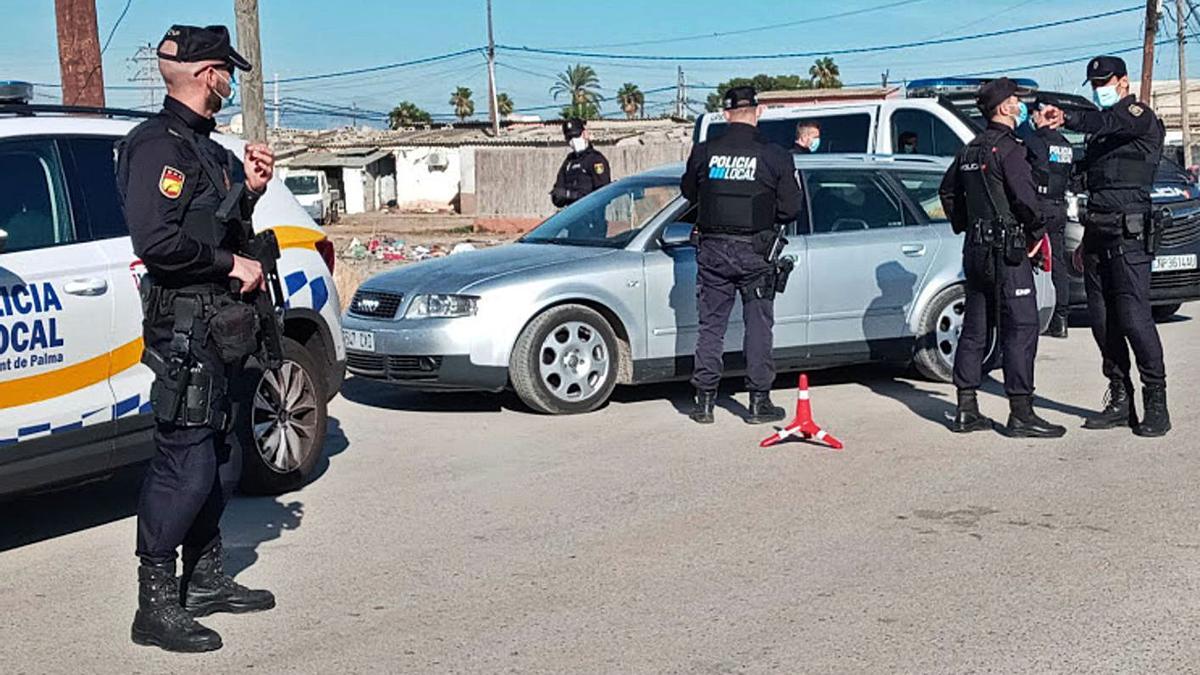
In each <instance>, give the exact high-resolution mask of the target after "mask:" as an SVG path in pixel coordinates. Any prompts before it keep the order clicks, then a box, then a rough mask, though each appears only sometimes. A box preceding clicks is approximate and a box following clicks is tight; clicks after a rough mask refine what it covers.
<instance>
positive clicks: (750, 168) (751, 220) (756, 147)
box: [696, 135, 775, 235]
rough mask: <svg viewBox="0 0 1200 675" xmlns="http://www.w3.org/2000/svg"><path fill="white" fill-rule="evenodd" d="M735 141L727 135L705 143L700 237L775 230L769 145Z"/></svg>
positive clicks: (699, 224) (699, 219)
mask: <svg viewBox="0 0 1200 675" xmlns="http://www.w3.org/2000/svg"><path fill="white" fill-rule="evenodd" d="M733 141H734V139H732V138H730V136H729V135H727V136H723V137H721V138H719V139H716V140H714V141H712V142H709V143H705V144H704V155H703V160H704V163H703V164H702V165H701V171H702V172H703V173H702V175H701V177H700V185H699V193H700V194H699V200H698V201H699V205H700V211H699V214H698V216H697V218H696V225H697V229H699V231H700V233H701V234H734V235H753V234H754V233H756V232H761V231H764V230H772V229H774V227H775V189H774V185H773V181H772V177H771V173H770V169H769V167H768V166H767V159H766V156H765V154H764V153H763V149H764V148H765V147H766V146H765V145H764V144H761V143H756V142H748V143H737V142H733Z"/></svg>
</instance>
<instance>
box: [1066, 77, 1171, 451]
mask: <svg viewBox="0 0 1200 675" xmlns="http://www.w3.org/2000/svg"><path fill="white" fill-rule="evenodd" d="M1087 81H1088V82H1089V83H1091V85H1092V90H1093V92H1094V94H1093V97H1094V100H1095V102H1096V104H1097V105H1098V106H1099V107H1100V110H1072V111H1070V112H1064V111H1062V110H1060V109H1057V108H1049V109H1047V110H1045V111H1044V112H1045V114H1046V115H1047V116H1048V118H1049V119H1050V122H1051V124H1052V125H1055V126H1058V125H1062V126H1065V127H1066V128H1068V129H1071V130H1072V131H1079V132H1083V133H1085V134H1087V135H1088V136H1087V147H1086V150H1085V153H1084V155H1085V156H1084V167H1083V168H1084V170H1085V182H1086V188H1087V192H1088V205H1087V213H1086V214H1085V215H1084V216H1083V225H1084V236H1083V254H1084V256H1083V257H1084V282H1085V284H1086V286H1087V291H1088V313H1089V315H1090V318H1091V321H1092V334H1093V336H1094V337H1095V338H1096V342H1097V344H1098V345H1099V346H1100V353H1101V356H1102V371H1103V373H1104V376H1105V377H1106V378H1108V381H1109V384H1108V392H1107V394H1106V396H1105V399H1106V401H1105V406H1104V409H1103V410H1102V411H1101V412H1100V413H1098V414H1097V415H1094V416H1092V417H1090V418H1088V419H1087V420H1086V421H1085V422H1084V427H1085V428H1088V429H1108V428H1112V427H1118V426H1132V427H1133V431H1134V433H1135V434H1138V435H1139V436H1162V435H1165V434H1166V433H1167V432H1168V431H1170V429H1171V418H1170V414H1169V413H1168V411H1167V372H1166V366H1165V364H1164V362H1163V349H1162V342H1161V340H1160V339H1159V337H1158V328H1157V327H1156V326H1155V325H1154V317H1153V315H1152V314H1151V311H1150V271H1151V263H1152V261H1153V260H1154V253H1155V250H1156V249H1157V247H1158V236H1159V231H1158V225H1157V223H1156V222H1155V221H1154V219H1153V218H1152V217H1151V204H1150V192H1151V189H1152V186H1153V183H1154V174H1155V172H1156V170H1157V168H1158V162H1159V158H1160V157H1161V155H1162V146H1163V138H1164V136H1165V130H1164V129H1163V125H1162V122H1161V121H1160V120H1159V119H1158V117H1157V116H1156V115H1155V114H1154V111H1153V110H1151V109H1150V108H1148V107H1147V106H1146V105H1145V104H1142V103H1138V102H1137V99H1135V98H1134V96H1133V94H1131V93H1130V90H1129V76H1128V72H1127V70H1126V68H1125V62H1124V61H1123V60H1121V59H1120V58H1117V57H1115V56H1098V57H1096V58H1094V59H1092V60H1091V61H1090V62H1089V63H1088V67H1087ZM1130 347H1132V348H1133V354H1134V356H1135V357H1136V359H1137V367H1138V371H1139V372H1140V373H1141V378H1142V384H1143V387H1144V389H1143V392H1142V396H1143V403H1144V406H1145V414H1144V416H1143V417H1142V420H1141V423H1140V424H1139V423H1138V422H1137V413H1136V409H1135V406H1134V404H1133V394H1134V391H1133V379H1132V377H1131V374H1130V370H1131V363H1130V357H1129V348H1130Z"/></svg>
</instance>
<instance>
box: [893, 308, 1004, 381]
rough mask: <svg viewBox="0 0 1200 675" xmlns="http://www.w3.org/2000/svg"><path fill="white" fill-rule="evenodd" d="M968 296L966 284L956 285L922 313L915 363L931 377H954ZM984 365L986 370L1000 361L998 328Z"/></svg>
mask: <svg viewBox="0 0 1200 675" xmlns="http://www.w3.org/2000/svg"><path fill="white" fill-rule="evenodd" d="M966 299H967V289H966V285H965V284H955V285H954V286H951V287H949V288H947V289H945V290H943V291H942V292H940V293H938V294H937V295H936V296H934V298H933V300H932V301H931V302H930V303H929V304H928V305H927V306H926V307H925V311H924V312H923V313H922V314H921V323H920V326H921V332H920V334H919V335H918V336H917V350H916V356H915V357H914V358H913V365H915V366H916V367H917V371H919V372H920V373H921V374H922V375H924V376H925V377H927V378H929V379H931V380H934V381H937V382H950V381H951V380H952V379H953V376H954V354H955V352H956V351H957V349H958V335H959V333H960V332H961V331H962V319H963V311H964V310H965V309H966ZM983 364H984V365H983V367H984V372H988V371H991V370H992V369H994V368H995V367H996V366H998V365H999V364H1000V349H999V345H998V341H997V339H996V330H995V329H992V331H991V334H990V335H989V336H988V355H987V357H986V358H985V359H984V362H983Z"/></svg>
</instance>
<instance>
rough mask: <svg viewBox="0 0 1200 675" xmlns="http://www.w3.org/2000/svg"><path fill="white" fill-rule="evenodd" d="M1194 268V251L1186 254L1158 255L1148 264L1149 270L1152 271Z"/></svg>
mask: <svg viewBox="0 0 1200 675" xmlns="http://www.w3.org/2000/svg"><path fill="white" fill-rule="evenodd" d="M1194 269H1196V254H1195V253H1189V254H1187V255H1160V256H1158V257H1157V258H1155V259H1154V262H1153V263H1151V265H1150V271H1152V272H1174V271H1177V270H1194Z"/></svg>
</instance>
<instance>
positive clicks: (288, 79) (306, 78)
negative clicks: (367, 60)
mask: <svg viewBox="0 0 1200 675" xmlns="http://www.w3.org/2000/svg"><path fill="white" fill-rule="evenodd" d="M482 51H483V47H471V48H469V49H460V50H459V51H456V52H449V53H447V54H438V55H437V56H427V57H425V58H422V59H413V60H412V61H401V62H399V63H388V64H385V65H382V66H370V67H368V68H354V69H351V70H340V71H337V72H333V73H321V74H320V75H302V76H300V77H285V78H282V79H280V80H279V83H280V84H288V83H291V82H310V81H312V80H327V79H330V78H334V77H346V76H347V75H361V74H363V73H377V72H379V71H382V70H394V69H396V68H406V67H408V66H417V65H421V64H423V63H434V62H436V61H445V60H446V59H452V58H454V57H456V56H463V55H465V54H471V53H474V52H482Z"/></svg>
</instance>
